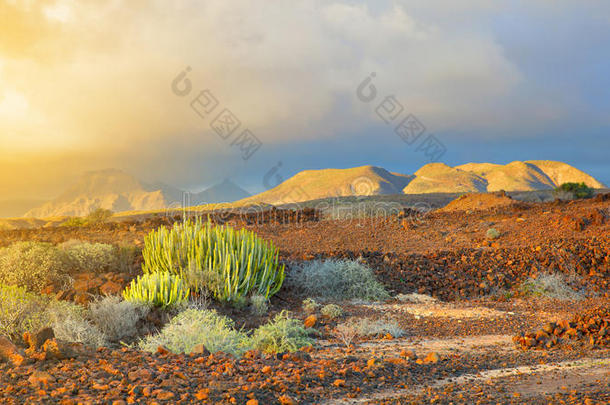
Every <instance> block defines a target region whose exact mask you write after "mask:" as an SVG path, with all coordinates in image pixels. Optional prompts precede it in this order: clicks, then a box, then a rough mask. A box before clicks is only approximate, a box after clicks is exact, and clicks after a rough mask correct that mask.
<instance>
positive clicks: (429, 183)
mask: <svg viewBox="0 0 610 405" xmlns="http://www.w3.org/2000/svg"><path fill="white" fill-rule="evenodd" d="M486 189H487V182H486V180H485V179H484V178H482V177H480V176H478V175H476V174H475V173H471V172H468V171H463V170H460V169H457V168H453V167H450V166H447V165H446V164H444V163H430V164H427V165H425V166H423V167H422V168H421V169H419V170H418V171H416V172H415V178H414V179H413V181H411V182H410V183H409V184H408V185H407V186H406V187H405V188H404V189H403V192H404V193H405V194H423V193H472V192H481V191H486Z"/></svg>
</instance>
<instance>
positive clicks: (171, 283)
mask: <svg viewBox="0 0 610 405" xmlns="http://www.w3.org/2000/svg"><path fill="white" fill-rule="evenodd" d="M188 297H189V288H188V287H187V286H186V283H185V282H184V281H183V280H182V278H180V276H176V275H173V274H170V273H169V272H156V273H149V274H143V275H141V276H138V277H137V278H136V279H134V280H131V283H130V284H129V285H128V286H127V287H125V290H123V298H125V301H129V302H133V303H139V304H146V305H153V306H156V307H163V308H166V307H172V306H177V305H182V304H185V303H186V302H187V300H188Z"/></svg>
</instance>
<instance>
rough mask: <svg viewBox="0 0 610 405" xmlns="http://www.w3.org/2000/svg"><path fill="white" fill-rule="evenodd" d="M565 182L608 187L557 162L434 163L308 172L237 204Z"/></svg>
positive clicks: (539, 187)
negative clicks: (404, 168) (412, 168)
mask: <svg viewBox="0 0 610 405" xmlns="http://www.w3.org/2000/svg"><path fill="white" fill-rule="evenodd" d="M566 182H578V183H580V182H584V183H586V184H587V185H588V186H589V187H593V188H605V186H604V185H603V184H602V183H601V182H599V181H597V180H596V179H595V178H593V177H592V176H590V175H588V174H587V173H585V172H583V171H581V170H578V169H576V168H574V167H572V166H570V165H568V164H566V163H562V162H556V161H549V160H531V161H525V162H520V161H516V162H512V163H509V164H507V165H500V164H493V163H467V164H464V165H461V166H456V167H451V166H448V165H446V164H444V163H430V164H427V165H425V166H423V167H421V168H420V169H419V170H417V171H416V172H415V173H414V174H413V175H406V174H398V173H391V172H389V171H387V170H385V169H383V168H380V167H375V166H361V167H355V168H351V169H323V170H304V171H302V172H299V173H297V174H296V175H295V176H293V177H291V178H289V179H288V180H286V181H284V182H283V183H281V184H280V185H278V186H277V187H274V188H272V189H270V190H267V191H265V192H262V193H260V194H257V195H254V196H252V197H249V198H246V199H244V200H240V201H238V203H240V204H253V203H268V204H286V203H294V202H302V201H308V200H315V199H323V198H330V197H345V196H356V195H387V194H429V193H450V194H456V193H484V192H493V191H499V190H505V191H540V190H551V189H554V188H555V187H557V186H559V185H561V184H563V183H566Z"/></svg>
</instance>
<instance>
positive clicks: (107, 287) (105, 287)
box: [100, 281, 123, 295]
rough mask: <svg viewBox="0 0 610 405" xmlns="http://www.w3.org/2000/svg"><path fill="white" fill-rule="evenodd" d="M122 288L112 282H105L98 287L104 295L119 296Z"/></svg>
mask: <svg viewBox="0 0 610 405" xmlns="http://www.w3.org/2000/svg"><path fill="white" fill-rule="evenodd" d="M122 290H123V287H122V286H121V284H119V283H115V282H114V281H106V282H105V283H104V284H102V285H101V286H100V293H102V294H104V295H119V294H120V293H121V291H122Z"/></svg>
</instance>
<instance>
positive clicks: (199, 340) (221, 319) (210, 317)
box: [139, 309, 250, 356]
mask: <svg viewBox="0 0 610 405" xmlns="http://www.w3.org/2000/svg"><path fill="white" fill-rule="evenodd" d="M198 344H203V345H204V346H205V348H206V349H208V350H209V351H210V352H212V353H214V352H218V351H221V352H225V353H230V354H233V355H235V356H241V355H242V354H243V353H244V352H246V351H247V350H249V346H250V342H249V339H248V336H247V335H246V334H244V333H242V332H240V331H236V330H235V324H234V322H233V321H232V320H231V319H229V318H227V317H225V316H222V315H218V313H217V312H216V311H214V310H199V309H187V310H184V311H182V312H180V313H179V314H178V315H176V316H175V317H174V318H172V320H171V321H170V322H169V323H168V324H167V325H165V327H164V328H163V329H162V330H161V332H160V333H159V334H157V335H153V336H148V337H146V338H144V339H143V340H142V341H140V343H139V347H140V349H142V350H146V351H150V352H154V351H156V350H157V347H159V346H163V347H165V348H166V349H168V350H169V351H171V352H173V353H190V352H192V351H193V348H194V347H195V346H196V345H198Z"/></svg>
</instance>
